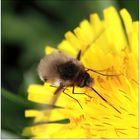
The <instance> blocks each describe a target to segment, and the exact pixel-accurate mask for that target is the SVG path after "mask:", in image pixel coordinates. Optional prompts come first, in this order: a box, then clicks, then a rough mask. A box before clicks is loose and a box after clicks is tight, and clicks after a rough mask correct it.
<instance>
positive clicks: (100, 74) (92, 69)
mask: <svg viewBox="0 0 140 140" xmlns="http://www.w3.org/2000/svg"><path fill="white" fill-rule="evenodd" d="M86 71H92V72H94V73H97V74H100V75H102V76H120V75H122V73H121V74H103V73H100V72H98V71H96V70H93V69H89V68H87V70H86Z"/></svg>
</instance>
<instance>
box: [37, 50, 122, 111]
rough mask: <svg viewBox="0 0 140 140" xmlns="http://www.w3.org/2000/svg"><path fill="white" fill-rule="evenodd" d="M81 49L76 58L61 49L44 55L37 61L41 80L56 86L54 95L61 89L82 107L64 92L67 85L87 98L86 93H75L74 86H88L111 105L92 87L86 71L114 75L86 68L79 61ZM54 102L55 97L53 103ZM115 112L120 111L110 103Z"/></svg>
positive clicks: (91, 81) (91, 80)
mask: <svg viewBox="0 0 140 140" xmlns="http://www.w3.org/2000/svg"><path fill="white" fill-rule="evenodd" d="M80 56H81V51H79V52H78V54H77V57H76V58H72V57H70V56H68V55H67V54H65V53H63V52H61V51H55V52H53V53H52V54H49V55H47V56H45V57H44V58H43V59H42V60H41V61H40V63H39V66H38V74H39V77H40V79H41V80H42V81H44V82H46V81H47V82H50V83H51V84H52V85H53V86H57V89H56V90H55V92H54V95H57V94H58V93H60V92H61V91H63V93H64V94H66V95H67V96H69V97H71V98H73V99H74V100H75V101H77V103H78V104H79V105H80V107H81V108H82V105H81V104H80V103H79V101H78V100H77V99H75V98H74V97H72V96H70V95H69V94H67V93H66V92H65V90H66V88H67V87H72V93H73V94H84V95H86V96H88V97H89V98H92V97H91V96H89V95H87V94H86V93H75V92H74V87H75V86H78V87H81V88H82V87H88V88H90V89H92V90H93V91H94V92H95V93H96V94H97V95H98V96H100V98H102V99H103V100H104V101H105V102H107V103H108V104H109V105H111V104H110V103H109V102H108V101H107V100H106V99H105V98H103V97H102V96H101V95H100V94H99V93H98V92H97V91H96V90H95V89H94V88H93V87H92V85H93V81H94V80H93V78H92V77H91V76H90V75H89V73H88V71H92V72H95V73H97V74H101V75H103V76H116V75H105V74H102V73H99V72H97V71H95V70H92V69H86V68H85V67H84V66H83V65H82V63H81V62H80ZM55 102H56V99H55V100H54V101H53V103H55ZM111 106H112V107H113V108H114V109H115V110H116V111H117V112H119V113H120V111H119V110H117V109H116V108H115V107H114V106H113V105H111Z"/></svg>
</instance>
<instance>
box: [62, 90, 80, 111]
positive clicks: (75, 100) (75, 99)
mask: <svg viewBox="0 0 140 140" xmlns="http://www.w3.org/2000/svg"><path fill="white" fill-rule="evenodd" d="M65 90H66V88H65V89H64V90H63V93H64V94H66V95H67V96H69V97H70V98H72V99H74V100H75V101H76V102H77V103H78V104H79V106H80V107H81V108H82V109H83V107H82V105H81V104H80V103H79V101H78V100H77V99H75V98H74V97H72V96H70V95H69V94H67V93H66V92H65Z"/></svg>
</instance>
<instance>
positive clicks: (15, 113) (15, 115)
mask: <svg viewBox="0 0 140 140" xmlns="http://www.w3.org/2000/svg"><path fill="white" fill-rule="evenodd" d="M1 93H2V95H1V101H2V104H1V115H2V121H1V125H2V129H5V130H8V131H11V132H13V133H14V134H17V135H18V136H21V133H22V130H23V128H24V127H25V126H27V125H30V124H31V119H27V118H25V117H24V111H25V109H28V108H35V104H34V103H32V102H29V101H27V100H25V99H23V98H22V97H20V96H18V95H15V94H13V93H11V92H9V91H7V90H5V89H2V90H1Z"/></svg>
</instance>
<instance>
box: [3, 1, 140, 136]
mask: <svg viewBox="0 0 140 140" xmlns="http://www.w3.org/2000/svg"><path fill="white" fill-rule="evenodd" d="M1 4H2V6H1V10H2V49H1V51H2V52H1V54H2V74H1V77H2V83H1V85H2V90H1V91H2V98H1V101H2V104H1V112H2V115H1V117H2V118H1V119H2V121H1V126H2V137H3V138H22V137H21V131H22V129H23V128H24V127H25V126H27V125H29V124H30V122H31V120H30V119H26V118H25V117H24V110H25V109H27V108H35V104H34V103H33V102H29V101H27V99H26V98H27V87H28V85H29V84H30V83H41V82H40V80H39V78H38V76H37V72H36V67H37V64H38V62H39V60H40V58H42V57H43V56H44V48H45V46H46V45H51V46H53V47H56V46H57V44H58V43H59V42H60V41H61V40H62V39H63V38H64V33H65V32H66V31H68V30H72V29H74V28H75V27H76V26H78V25H79V22H80V21H81V20H82V19H84V18H87V19H88V18H89V14H90V13H93V12H97V13H99V15H100V16H101V17H103V16H102V10H103V9H104V8H106V7H109V6H115V7H116V8H117V9H121V8H126V9H127V10H128V11H129V12H130V14H131V15H132V17H133V20H138V17H139V15H138V14H139V7H138V0H86V1H84V0H75V1H72V0H71V1H70V0H34V1H33V0H32V1H28V2H26V1H24V0H2V2H1Z"/></svg>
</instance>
